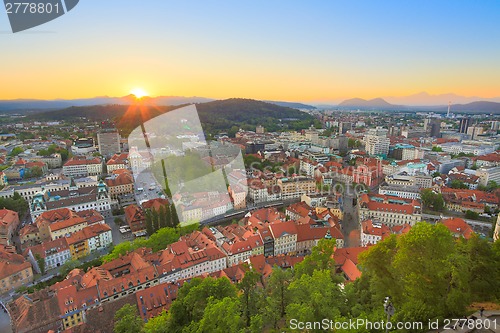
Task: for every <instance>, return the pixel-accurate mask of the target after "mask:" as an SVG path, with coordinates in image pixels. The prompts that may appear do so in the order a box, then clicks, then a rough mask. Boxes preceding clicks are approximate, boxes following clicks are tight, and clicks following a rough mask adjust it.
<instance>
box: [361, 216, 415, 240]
mask: <svg viewBox="0 0 500 333" xmlns="http://www.w3.org/2000/svg"><path fill="white" fill-rule="evenodd" d="M410 229H411V226H410V225H409V224H402V225H394V226H392V227H389V226H387V225H386V224H384V223H380V222H379V221H376V220H371V219H368V220H366V221H362V222H361V246H368V245H375V244H377V243H378V242H380V241H381V240H384V239H385V238H386V237H388V236H390V235H392V234H405V233H407V232H409V231H410Z"/></svg>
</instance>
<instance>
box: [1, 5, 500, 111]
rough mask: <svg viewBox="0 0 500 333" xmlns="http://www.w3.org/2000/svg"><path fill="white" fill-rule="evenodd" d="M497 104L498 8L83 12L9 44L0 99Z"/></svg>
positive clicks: (123, 8) (4, 32)
mask: <svg viewBox="0 0 500 333" xmlns="http://www.w3.org/2000/svg"><path fill="white" fill-rule="evenodd" d="M134 88H141V89H143V90H145V91H146V92H147V93H148V94H149V95H151V96H203V97H210V98H220V99H222V98H230V97H242V98H255V99H266V100H287V101H303V102H310V101H315V102H321V101H325V102H327V101H339V100H343V99H345V98H353V97H360V98H366V99H368V98H375V97H381V96H405V95H410V94H415V93H418V92H422V91H426V92H428V93H430V94H444V93H456V94H459V95H464V96H480V97H483V98H491V97H498V96H500V1H487V0H486V1H481V2H475V1H451V0H441V1H430V0H423V1H401V0H399V1H329V0H324V1H315V0H307V1H303V0H302V1H295V0H287V1H285V0H264V1H260V0H251V1H248V0H237V1H228V0H225V1H218V0H211V1H205V0H200V1H194V0H182V1H178V0H177V1H171V0H158V1H157V0H141V1H123V0H105V1H104V0H81V1H80V3H79V4H78V5H77V6H76V7H75V8H74V9H73V10H72V11H70V12H69V13H67V14H66V15H64V16H62V17H60V18H58V19H56V20H54V21H51V22H49V23H46V24H44V25H41V26H39V27H35V28H33V29H30V30H27V31H25V32H20V33H16V34H13V33H12V32H11V30H10V26H9V23H8V18H7V15H6V13H5V12H2V11H0V99H16V98H36V99H56V98H64V99H71V98H87V97H95V96H104V95H107V96H124V95H127V94H128V93H129V92H130V91H131V90H132V89H134Z"/></svg>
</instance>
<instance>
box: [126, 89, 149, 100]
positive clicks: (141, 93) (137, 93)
mask: <svg viewBox="0 0 500 333" xmlns="http://www.w3.org/2000/svg"><path fill="white" fill-rule="evenodd" d="M130 93H131V94H132V95H134V96H135V97H136V98H143V97H144V96H148V93H147V92H146V91H145V90H144V89H141V88H134V89H132V90H131V91H130Z"/></svg>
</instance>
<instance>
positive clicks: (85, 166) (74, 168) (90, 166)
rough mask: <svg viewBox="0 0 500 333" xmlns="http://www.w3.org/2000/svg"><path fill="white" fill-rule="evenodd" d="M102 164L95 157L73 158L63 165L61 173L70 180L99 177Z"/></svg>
mask: <svg viewBox="0 0 500 333" xmlns="http://www.w3.org/2000/svg"><path fill="white" fill-rule="evenodd" d="M102 164H103V162H102V161H101V159H99V158H97V157H93V158H87V157H86V156H75V157H73V158H71V159H70V160H69V161H67V162H66V163H64V165H63V170H62V173H63V175H65V176H66V177H71V178H78V177H88V176H100V175H102Z"/></svg>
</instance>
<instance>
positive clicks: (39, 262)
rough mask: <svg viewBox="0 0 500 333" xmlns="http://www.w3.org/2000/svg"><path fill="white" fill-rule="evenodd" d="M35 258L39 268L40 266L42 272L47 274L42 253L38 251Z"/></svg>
mask: <svg viewBox="0 0 500 333" xmlns="http://www.w3.org/2000/svg"><path fill="white" fill-rule="evenodd" d="M35 260H36V262H37V264H38V268H40V272H41V273H42V274H45V259H43V258H42V257H40V255H39V254H38V253H37V254H35Z"/></svg>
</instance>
